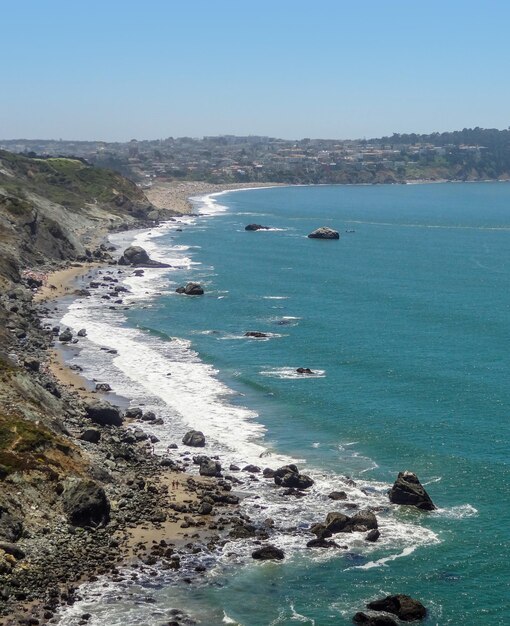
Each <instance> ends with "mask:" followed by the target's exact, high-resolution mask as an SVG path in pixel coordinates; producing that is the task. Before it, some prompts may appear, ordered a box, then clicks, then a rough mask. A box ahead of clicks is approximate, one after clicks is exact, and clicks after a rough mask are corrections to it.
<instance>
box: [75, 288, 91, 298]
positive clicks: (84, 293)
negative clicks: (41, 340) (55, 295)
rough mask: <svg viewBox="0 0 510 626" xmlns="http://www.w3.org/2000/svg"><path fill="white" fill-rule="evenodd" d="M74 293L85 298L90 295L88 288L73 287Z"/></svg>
mask: <svg viewBox="0 0 510 626" xmlns="http://www.w3.org/2000/svg"><path fill="white" fill-rule="evenodd" d="M74 295H75V296H78V297H81V298H87V297H88V296H90V295H91V294H90V291H89V290H88V289H75V290H74Z"/></svg>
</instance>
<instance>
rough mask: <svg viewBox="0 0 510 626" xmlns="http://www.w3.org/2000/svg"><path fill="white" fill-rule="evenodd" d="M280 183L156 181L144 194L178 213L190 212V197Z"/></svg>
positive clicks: (162, 206)
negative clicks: (218, 183)
mask: <svg viewBox="0 0 510 626" xmlns="http://www.w3.org/2000/svg"><path fill="white" fill-rule="evenodd" d="M280 185H281V183H270V182H268V183H232V184H220V185H217V184H213V183H204V182H198V181H185V182H182V181H172V182H169V183H166V182H156V183H154V185H153V186H152V187H151V188H150V189H146V190H144V191H145V195H146V196H147V198H148V199H149V201H150V202H152V204H154V206H156V207H157V208H158V209H172V210H173V211H177V212H178V213H191V211H192V209H193V205H192V203H191V202H190V200H189V199H190V197H193V196H199V195H203V194H208V193H218V192H220V191H231V190H235V189H252V188H256V187H277V186H280Z"/></svg>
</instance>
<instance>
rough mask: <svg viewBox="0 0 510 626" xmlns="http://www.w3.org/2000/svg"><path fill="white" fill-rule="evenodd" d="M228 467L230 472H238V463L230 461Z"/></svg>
mask: <svg viewBox="0 0 510 626" xmlns="http://www.w3.org/2000/svg"><path fill="white" fill-rule="evenodd" d="M228 469H229V470H230V471H231V472H238V471H239V470H240V469H241V468H240V467H239V465H236V464H235V463H231V464H230V466H229V468H228Z"/></svg>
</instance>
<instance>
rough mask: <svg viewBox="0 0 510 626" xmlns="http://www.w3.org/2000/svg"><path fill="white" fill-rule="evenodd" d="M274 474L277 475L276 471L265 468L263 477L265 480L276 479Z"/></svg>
mask: <svg viewBox="0 0 510 626" xmlns="http://www.w3.org/2000/svg"><path fill="white" fill-rule="evenodd" d="M274 474H275V471H274V470H273V469H271V468H270V467H265V468H264V471H263V472H262V475H263V476H264V478H274Z"/></svg>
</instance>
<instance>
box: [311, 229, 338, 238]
mask: <svg viewBox="0 0 510 626" xmlns="http://www.w3.org/2000/svg"><path fill="white" fill-rule="evenodd" d="M308 238H309V239H340V233H339V232H338V231H336V230H333V229H332V228H328V227H327V226H321V228H317V229H316V230H314V231H313V232H311V233H310V234H309V235H308Z"/></svg>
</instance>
